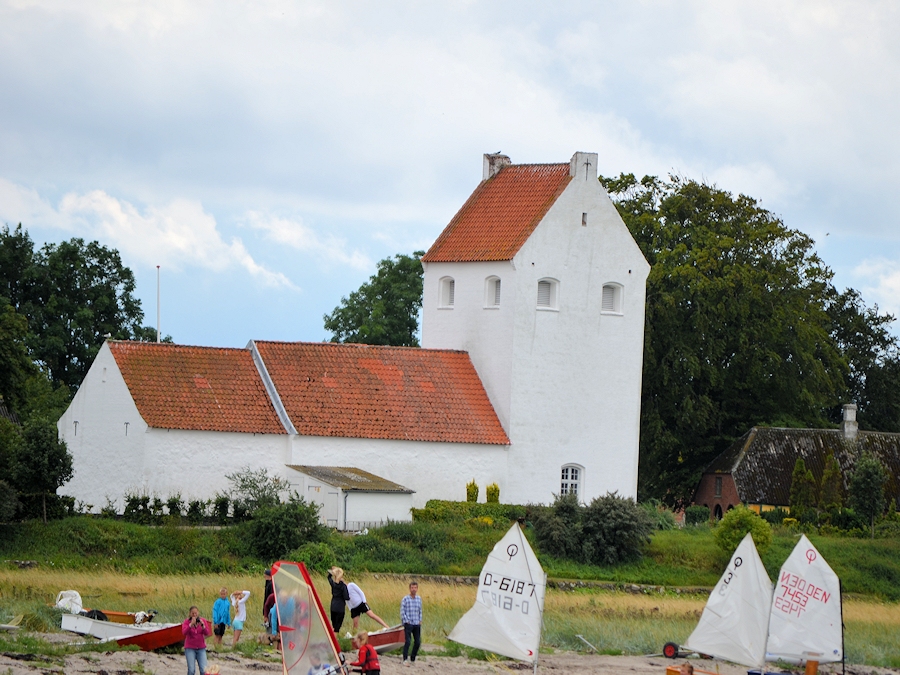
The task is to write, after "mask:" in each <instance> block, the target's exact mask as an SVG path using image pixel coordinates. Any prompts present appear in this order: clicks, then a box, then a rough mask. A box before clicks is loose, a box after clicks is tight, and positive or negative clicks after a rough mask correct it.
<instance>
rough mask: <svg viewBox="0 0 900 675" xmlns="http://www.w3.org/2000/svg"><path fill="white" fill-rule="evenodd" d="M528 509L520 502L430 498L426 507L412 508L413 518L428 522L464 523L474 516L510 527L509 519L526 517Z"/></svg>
mask: <svg viewBox="0 0 900 675" xmlns="http://www.w3.org/2000/svg"><path fill="white" fill-rule="evenodd" d="M527 514H528V509H527V508H526V507H524V506H521V505H518V504H494V503H489V502H486V503H483V504H479V503H478V502H451V501H445V500H442V499H429V500H428V501H427V502H426V503H425V508H424V509H412V516H413V520H414V521H416V522H426V523H462V522H465V521H467V520H471V519H472V518H480V517H488V518H493V519H494V522H495V523H497V525H498V527H502V526H506V527H509V521H511V520H518V519H519V518H524V517H526V515H527Z"/></svg>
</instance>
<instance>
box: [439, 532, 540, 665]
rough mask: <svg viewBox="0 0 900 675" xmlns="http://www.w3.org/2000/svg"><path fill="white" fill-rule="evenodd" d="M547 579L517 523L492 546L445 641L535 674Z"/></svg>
mask: <svg viewBox="0 0 900 675" xmlns="http://www.w3.org/2000/svg"><path fill="white" fill-rule="evenodd" d="M546 588H547V575H546V574H545V573H544V570H543V568H542V567H541V564H540V563H539V562H538V559H537V556H536V555H535V554H534V551H532V550H531V546H530V545H529V544H528V540H527V539H526V538H525V534H524V533H523V532H522V528H521V527H519V524H518V523H515V524H513V526H512V527H511V528H510V529H509V531H508V532H507V533H506V535H504V537H503V539H501V540H500V541H499V542H497V543H496V544H495V545H494V548H493V550H492V551H491V552H490V554H489V555H488V559H487V562H486V563H485V564H484V567H483V568H482V570H481V576H480V577H479V579H478V594H477V596H476V598H475V604H474V605H473V606H472V608H471V609H470V610H469V611H468V612H466V613H465V614H464V615H463V617H462V618H461V619H460V620H459V622H458V623H457V624H456V626H455V627H454V629H453V630H452V631H451V632H450V635H449V636H448V637H449V638H450V639H451V640H453V641H454V642H459V643H461V644H464V645H468V646H470V647H475V648H477V649H484V650H487V651H490V652H494V653H495V654H502V655H503V656H508V657H510V658H513V659H518V660H520V661H528V662H530V663H533V664H534V666H535V669H537V659H538V648H539V647H540V644H541V619H542V616H543V613H544V593H545V591H546Z"/></svg>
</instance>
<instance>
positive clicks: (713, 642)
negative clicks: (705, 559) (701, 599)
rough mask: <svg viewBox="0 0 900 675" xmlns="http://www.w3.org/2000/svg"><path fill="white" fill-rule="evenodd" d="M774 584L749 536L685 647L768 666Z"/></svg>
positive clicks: (717, 586) (745, 663)
mask: <svg viewBox="0 0 900 675" xmlns="http://www.w3.org/2000/svg"><path fill="white" fill-rule="evenodd" d="M771 604H772V582H771V581H769V576H768V574H767V573H766V568H765V567H764V566H763V564H762V560H760V558H759V553H757V551H756V545H755V544H754V543H753V537H751V536H750V534H749V533H748V534H747V535H746V536H745V537H744V539H743V540H742V541H741V543H740V544H739V545H738V547H737V549H736V550H735V552H734V555H732V556H731V561H730V562H729V563H728V567H727V568H726V569H725V573H724V574H723V575H722V578H721V579H719V583H717V584H716V587H715V588H714V589H713V591H712V593H711V594H710V596H709V600H708V601H707V603H706V607H705V608H704V609H703V614H702V615H701V617H700V623H698V624H697V628H695V629H694V632H693V633H691V635H690V637H689V638H688V640H687V642H686V643H685V647H687V648H688V649H690V650H693V651H696V652H699V653H701V654H709V655H711V656H715V657H717V658H721V659H726V660H728V661H732V662H734V663H741V664H743V665H745V666H751V667H761V666H763V665H764V664H765V656H766V633H767V628H768V624H769V609H770V607H771Z"/></svg>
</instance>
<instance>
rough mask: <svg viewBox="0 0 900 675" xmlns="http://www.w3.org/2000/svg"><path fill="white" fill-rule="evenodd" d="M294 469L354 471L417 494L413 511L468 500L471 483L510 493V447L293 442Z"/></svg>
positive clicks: (331, 440)
mask: <svg viewBox="0 0 900 675" xmlns="http://www.w3.org/2000/svg"><path fill="white" fill-rule="evenodd" d="M291 441H292V444H293V450H292V454H291V461H290V462H288V463H289V464H296V465H309V466H355V467H359V468H361V469H364V470H365V471H369V472H370V473H374V474H375V475H376V476H381V477H382V478H386V479H387V480H389V481H393V482H394V483H398V484H400V485H402V486H404V487H407V488H410V489H411V490H415V491H416V492H415V494H413V495H412V503H411V504H410V506H414V507H416V508H422V507H423V506H425V502H426V501H428V500H429V499H454V500H465V498H466V483H468V482H469V481H471V480H472V479H474V480H475V482H476V483H478V485H479V486H480V487H481V495H482V497H481V499H482V500H484V488H485V486H487V485H489V484H491V483H497V485H499V486H500V497H501V499H502V498H503V495H504V492H505V491H506V489H507V482H506V475H507V464H506V462H507V447H508V446H505V445H475V444H466V443H427V442H420V441H390V440H381V439H367V438H326V437H322V436H291Z"/></svg>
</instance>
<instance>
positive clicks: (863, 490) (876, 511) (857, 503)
mask: <svg viewBox="0 0 900 675" xmlns="http://www.w3.org/2000/svg"><path fill="white" fill-rule="evenodd" d="M886 480H887V472H886V471H885V469H884V465H882V463H881V461H880V460H879V459H878V458H877V457H876V456H875V455H873V454H871V453H868V452H866V453H863V454H862V455H861V456H860V458H859V459H858V460H856V466H854V467H853V473H851V474H850V485H849V488H848V492H849V493H850V506H851V507H853V510H854V511H856V512H857V513H858V514H859V515H861V516H863V517H864V518H867V519H868V520H869V525H870V526H871V528H872V538H873V539H874V538H875V519H876V518H878V517H880V516H881V515H882V514H883V513H884V507H885V498H884V483H885V481H886Z"/></svg>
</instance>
